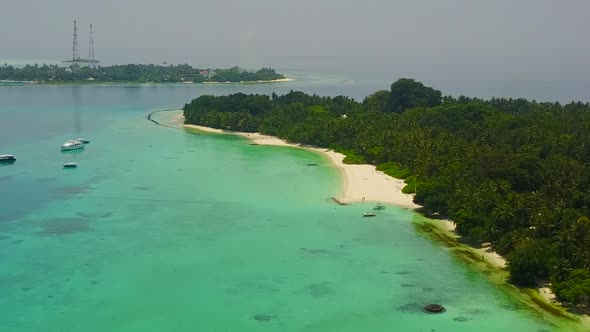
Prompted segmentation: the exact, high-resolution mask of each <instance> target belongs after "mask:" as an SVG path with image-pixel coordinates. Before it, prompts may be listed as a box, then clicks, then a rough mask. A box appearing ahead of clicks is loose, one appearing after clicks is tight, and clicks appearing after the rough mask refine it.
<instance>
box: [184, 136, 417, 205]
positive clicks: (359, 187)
mask: <svg viewBox="0 0 590 332" xmlns="http://www.w3.org/2000/svg"><path fill="white" fill-rule="evenodd" d="M185 127H186V128H193V129H197V130H201V131H205V132H211V133H219V134H232V135H239V136H243V137H247V138H249V139H250V140H252V142H253V143H256V144H260V145H274V146H285V147H293V148H302V149H307V150H311V151H315V152H319V153H322V154H324V155H325V156H327V157H329V158H330V160H331V161H332V163H333V164H334V165H335V166H336V167H338V168H339V169H340V170H341V171H342V173H343V175H344V186H343V190H342V192H341V193H340V194H339V195H338V196H337V197H336V198H337V199H338V200H339V201H340V202H343V203H355V202H380V203H384V204H392V205H396V206H400V207H405V208H409V209H415V208H419V207H420V206H419V205H417V204H415V203H414V202H413V201H412V199H413V195H406V194H404V193H402V188H403V187H404V186H405V183H404V181H403V180H399V179H395V178H392V177H390V176H388V175H386V174H385V173H383V172H380V171H377V170H376V169H375V166H372V165H349V164H344V163H343V162H342V160H343V159H344V155H343V154H341V153H338V152H334V151H332V150H328V149H320V148H314V147H308V146H302V145H298V144H292V143H288V142H286V141H285V140H282V139H280V138H277V137H273V136H268V135H263V134H259V133H244V132H236V131H226V130H221V129H213V128H209V127H203V126H195V125H185Z"/></svg>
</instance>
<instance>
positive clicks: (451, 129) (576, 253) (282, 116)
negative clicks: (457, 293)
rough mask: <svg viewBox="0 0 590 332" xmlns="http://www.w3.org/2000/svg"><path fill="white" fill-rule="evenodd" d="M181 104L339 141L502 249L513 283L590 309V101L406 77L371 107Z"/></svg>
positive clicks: (330, 102) (215, 118) (291, 98)
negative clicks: (455, 87)
mask: <svg viewBox="0 0 590 332" xmlns="http://www.w3.org/2000/svg"><path fill="white" fill-rule="evenodd" d="M183 111H184V117H185V123H186V124H194V125H200V126H206V127H212V128H219V129H223V130H232V131H242V132H250V133H252V132H259V133H262V134H268V135H272V136H277V137H280V138H283V139H286V140H288V141H289V142H293V143H302V144H306V145H312V146H317V147H323V148H331V149H334V150H336V151H340V152H342V153H344V154H345V155H346V158H345V159H344V162H346V163H352V164H355V163H356V164H363V163H368V164H373V165H376V166H377V169H378V170H381V171H383V172H385V173H386V174H389V175H391V176H393V177H396V178H401V179H405V182H406V184H407V185H406V186H405V188H403V192H405V193H409V194H411V193H414V194H415V197H414V202H415V203H417V204H420V205H421V206H423V209H424V210H425V211H426V212H427V214H429V215H435V216H437V217H444V218H449V219H450V220H452V221H453V222H454V223H455V224H456V231H457V232H458V233H459V234H460V235H463V236H465V237H466V238H467V239H469V241H470V242H471V243H475V244H477V245H478V246H479V245H480V244H481V245H485V246H491V248H493V250H495V251H496V252H498V253H500V254H501V255H503V256H504V257H505V258H506V260H507V263H508V266H507V270H508V272H509V274H510V280H511V281H512V282H513V283H514V284H516V285H519V286H524V287H539V286H540V285H548V286H549V287H551V289H552V291H553V293H554V294H555V295H556V297H557V300H558V301H560V302H561V303H563V304H565V305H570V306H572V308H576V309H577V310H580V311H582V312H588V311H590V220H589V218H588V216H590V134H589V133H590V105H589V104H588V103H581V102H572V103H570V104H566V105H561V104H559V103H553V102H536V101H528V100H525V99H504V98H493V99H490V100H484V99H479V98H469V97H464V96H461V97H458V98H455V97H451V96H443V95H442V94H441V92H440V91H438V90H435V89H433V88H431V87H427V86H424V85H423V84H422V83H420V82H417V81H415V80H412V79H400V80H398V81H397V82H395V83H393V84H392V85H391V88H390V89H389V90H382V91H377V92H375V93H374V94H372V95H370V96H368V97H366V98H365V99H364V101H363V102H357V101H355V100H353V99H351V98H349V97H345V96H337V97H321V96H317V95H307V94H305V93H303V92H297V91H292V92H290V93H288V94H285V95H282V96H279V95H276V94H272V95H270V96H269V95H246V94H241V93H238V94H233V95H229V96H219V97H215V96H201V97H199V98H197V99H194V100H193V101H191V102H190V103H188V104H186V105H185V106H184V108H183ZM434 273H436V272H434Z"/></svg>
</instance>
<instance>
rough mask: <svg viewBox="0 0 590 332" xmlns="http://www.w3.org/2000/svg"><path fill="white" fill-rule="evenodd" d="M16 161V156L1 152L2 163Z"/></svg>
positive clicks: (0, 159) (0, 161)
mask: <svg viewBox="0 0 590 332" xmlns="http://www.w3.org/2000/svg"><path fill="white" fill-rule="evenodd" d="M15 161H16V158H14V156H13V155H11V154H0V163H13V162H15Z"/></svg>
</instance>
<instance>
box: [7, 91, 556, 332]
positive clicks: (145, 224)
mask: <svg viewBox="0 0 590 332" xmlns="http://www.w3.org/2000/svg"><path fill="white" fill-rule="evenodd" d="M318 82H319V83H318ZM322 82H323V83H322ZM339 84H342V83H338V82H335V81H321V80H318V81H313V80H309V81H305V80H301V81H298V82H292V83H284V84H283V85H280V86H279V85H252V86H239V85H218V86H189V87H187V86H182V85H173V86H102V87H100V86H96V87H92V86H87V87H67V86H61V87H10V88H1V89H0V124H1V125H2V128H3V129H2V130H1V131H0V153H13V154H15V155H16V157H17V162H16V163H15V164H13V165H9V166H3V167H0V188H2V192H3V194H2V199H1V200H0V211H2V214H1V215H0V262H2V268H1V269H0V313H1V314H0V331H46V332H51V331H142V332H144V331H341V332H342V331H383V330H392V331H474V330H477V331H498V330H501V329H510V330H512V331H552V330H557V328H556V327H554V326H551V325H549V324H548V323H547V322H545V321H544V320H543V319H541V318H539V317H536V316H535V314H533V313H532V312H530V311H528V310H526V309H524V308H521V307H520V306H519V305H518V304H517V303H516V302H514V301H513V300H512V299H510V298H509V297H508V295H507V294H505V293H503V292H502V291H501V290H498V289H496V288H494V287H493V286H491V285H490V284H489V283H488V282H487V281H486V280H485V279H484V278H483V277H482V276H481V275H479V274H478V273H477V272H474V271H472V270H470V269H469V268H468V267H465V266H463V265H461V264H460V263H459V262H457V261H456V260H455V259H453V258H452V257H450V256H449V254H448V253H447V252H446V251H445V249H443V248H440V247H438V246H436V245H434V244H432V243H431V242H429V241H428V240H426V239H424V238H423V237H422V236H420V235H418V234H416V231H415V229H414V227H413V224H412V220H413V218H414V217H415V215H414V213H413V212H412V211H408V210H404V209H399V208H395V207H388V208H387V209H386V210H384V211H383V212H380V215H379V216H377V217H376V218H371V219H370V220H367V219H363V218H361V217H360V215H361V214H362V212H364V211H366V210H367V209H370V208H371V206H368V205H365V206H363V205H360V204H359V205H353V206H345V207H342V206H336V205H335V204H333V203H332V202H330V201H329V199H328V198H329V197H330V196H333V195H334V194H335V193H337V192H338V191H339V186H340V178H339V174H338V172H337V171H336V170H335V169H333V168H332V167H331V166H330V163H329V161H328V160H327V159H325V158H324V157H322V156H320V155H317V154H314V153H311V152H308V151H303V150H297V149H289V148H281V147H265V146H255V145H250V144H249V142H248V141H246V140H244V139H242V138H238V137H231V136H219V135H207V134H201V135H198V134H193V133H188V132H185V131H182V130H175V129H170V128H164V127H159V126H156V125H155V124H153V123H151V122H149V121H147V120H146V115H147V114H148V113H149V112H150V111H151V110H153V109H157V108H167V107H180V106H181V105H182V104H183V103H184V102H187V101H189V100H190V99H191V98H194V97H196V96H197V95H199V94H202V93H215V94H223V93H230V92H237V91H244V92H271V91H275V90H276V91H277V92H279V93H281V92H285V91H288V90H290V89H301V88H306V89H307V91H311V92H317V93H320V94H338V93H340V92H341V91H345V90H350V89H352V88H351V87H350V86H340V85H339ZM322 89H323V90H322ZM322 91H324V93H322ZM167 116H168V115H167V114H166V113H159V114H158V117H160V118H163V119H164V120H165V118H166V117H167ZM78 124H79V125H78ZM79 135H83V136H85V137H86V138H89V139H90V140H91V143H90V144H89V145H88V146H87V148H86V149H85V151H82V152H79V153H61V152H59V145H60V144H61V143H62V142H63V141H65V140H66V139H69V138H72V136H79ZM66 161H76V162H78V164H79V168H77V169H69V170H65V169H63V168H62V166H61V165H62V163H63V162H66ZM309 163H317V164H319V166H308V165H307V164H309ZM432 302H434V303H442V304H444V305H445V307H446V308H447V311H446V312H445V313H444V314H440V315H428V314H425V313H423V312H422V310H421V307H422V306H423V305H424V304H427V303H432Z"/></svg>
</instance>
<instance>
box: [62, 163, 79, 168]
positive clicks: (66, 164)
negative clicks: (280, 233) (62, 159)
mask: <svg viewBox="0 0 590 332" xmlns="http://www.w3.org/2000/svg"><path fill="white" fill-rule="evenodd" d="M76 167H78V164H76V163H65V164H64V168H76Z"/></svg>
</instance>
